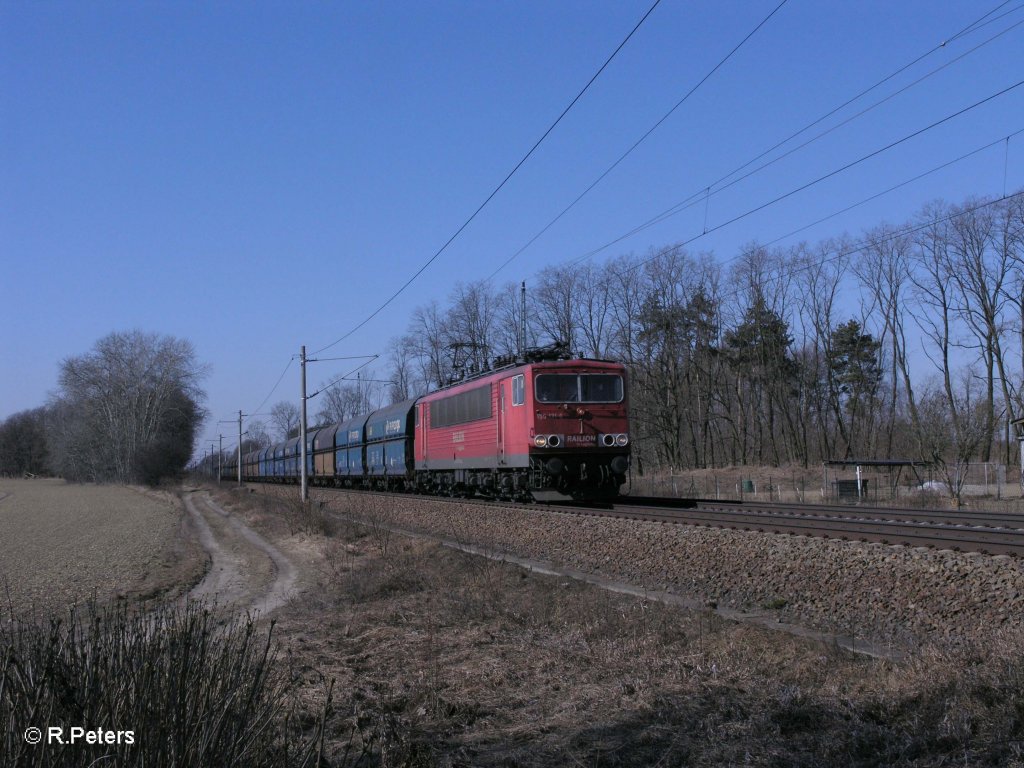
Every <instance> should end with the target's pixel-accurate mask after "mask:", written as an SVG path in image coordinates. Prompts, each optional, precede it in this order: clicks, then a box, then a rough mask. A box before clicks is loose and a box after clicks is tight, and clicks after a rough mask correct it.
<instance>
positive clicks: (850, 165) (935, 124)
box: [569, 80, 1024, 266]
mask: <svg viewBox="0 0 1024 768" xmlns="http://www.w3.org/2000/svg"><path fill="white" fill-rule="evenodd" d="M1021 85H1024V80H1019V81H1018V82H1016V83H1014V84H1013V85H1010V86H1007V87H1006V88H1003V89H1002V90H1000V91H997V92H996V93H993V94H991V95H989V96H986V97H985V98H983V99H980V100H979V101H976V102H974V103H973V104H970V105H969V106H966V107H963V108H962V109H959V110H957V111H956V112H953V113H952V114H949V115H946V117H943V118H941V119H939V120H936V121H935V122H933V123H930V124H929V125H926V126H925V127H923V128H919V129H918V130H916V131H914V132H913V133H909V134H907V135H906V136H904V137H903V138H901V139H897V140H896V141H893V142H890V143H889V144H886V145H885V146H884V147H880V148H879V149H876V150H873V151H872V152H869V153H867V154H866V155H862V156H861V157H859V158H858V159H856V160H853V161H851V162H849V163H846V164H845V165H843V166H840V167H839V168H836V169H835V170H832V171H829V172H828V173H826V174H824V175H822V176H819V177H817V178H816V179H813V180H812V181H808V182H806V183H805V184H801V185H800V186H798V187H796V188H794V189H791V190H789V191H788V192H785V193H783V194H781V195H779V196H777V197H775V198H773V199H771V200H769V201H767V202H764V203H761V204H760V205H756V206H754V207H753V208H750V209H748V210H746V211H744V212H743V213H741V214H738V215H736V216H733V217H732V218H731V219H728V220H727V221H723V222H722V223H720V224H718V225H716V226H714V227H711V228H710V229H707V230H706V231H702V232H700V233H699V234H696V235H694V236H692V237H690V238H689V239H687V240H684V241H682V242H681V243H678V244H677V245H689V244H690V243H693V242H695V241H697V240H699V239H700V238H702V237H706V236H707V235H710V234H712V233H714V232H717V231H718V230H720V229H724V228H725V227H728V226H730V225H731V224H735V223H736V222H737V221H741V220H742V219H745V218H747V217H748V216H752V215H753V214H755V213H758V212H759V211H763V210H764V209H765V208H768V207H770V206H772V205H775V204H776V203H779V202H781V201H783V200H786V199H787V198H790V197H792V196H793V195H796V194H799V193H800V192H803V191H805V190H807V189H810V188H811V187H813V186H816V185H817V184H820V183H821V182H823V181H826V180H827V179H830V178H832V177H833V176H837V175H839V174H840V173H843V172H844V171H847V170H849V169H850V168H853V167H855V166H857V165H860V164H861V163H864V162H866V161H868V160H870V159H871V158H873V157H877V156H878V155H880V154H882V153H884V152H887V151H889V150H890V149H893V148H895V147H898V146H900V145H901V144H904V143H905V142H907V141H910V140H911V139H913V138H916V137H917V136H920V135H922V134H923V133H926V132H928V131H931V130H934V129H935V128H938V127H939V126H940V125H943V124H945V123H947V122H949V121H950V120H954V119H956V118H957V117H960V116H961V115H964V114H966V113H967V112H970V111H972V110H974V109H977V108H978V107H980V106H982V105H984V104H987V103H988V102H990V101H992V100H993V99H997V98H999V97H1000V96H1004V95H1005V94H1007V93H1009V92H1011V91H1013V90H1015V89H1017V88H1019V87H1020V86H1021ZM647 226H649V224H644V225H640V226H639V227H637V228H634V229H632V230H630V231H629V232H626V233H625V234H623V235H619V236H618V237H616V238H615V239H613V240H609V241H608V242H607V243H605V244H604V245H601V246H599V247H597V248H594V249H592V250H590V251H587V252H586V253H584V254H582V255H581V256H578V257H577V258H575V259H573V260H572V261H570V262H569V265H570V266H572V265H574V264H579V263H581V262H583V261H586V260H587V259H589V258H591V257H592V256H594V255H596V254H598V253H600V252H601V251H603V250H606V249H607V248H610V247H611V246H613V245H615V244H616V243H619V242H621V241H622V240H625V239H626V238H627V237H631V236H632V235H634V234H636V233H637V232H638V231H641V230H642V229H645V228H646V227H647Z"/></svg>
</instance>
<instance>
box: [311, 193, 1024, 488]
mask: <svg viewBox="0 0 1024 768" xmlns="http://www.w3.org/2000/svg"><path fill="white" fill-rule="evenodd" d="M522 314H523V310H522V306H521V302H520V297H519V289H518V286H517V285H514V284H509V285H507V286H504V287H501V288H494V287H492V286H491V285H489V284H488V283H486V282H483V281H481V282H476V283H468V284H465V283H459V284H457V285H456V286H455V287H454V288H453V291H452V293H451V295H450V297H449V299H448V301H447V303H446V304H445V305H442V304H441V303H439V302H436V301H435V302H432V303H430V304H427V305H424V306H420V307H417V308H416V309H415V311H414V312H413V313H412V316H411V319H410V321H409V325H408V330H407V333H405V334H404V335H402V336H401V337H399V338H396V339H393V340H392V342H391V343H390V345H389V359H388V364H389V367H390V371H389V373H388V380H387V381H388V383H387V384H386V385H377V386H376V388H375V389H374V388H373V387H370V386H368V385H367V383H365V382H364V383H362V384H359V385H357V384H356V383H352V382H349V383H344V384H339V385H336V386H335V387H333V388H332V391H331V392H330V394H329V395H328V397H327V398H326V399H325V402H324V404H323V407H322V408H321V409H320V410H319V412H317V414H316V416H315V417H314V421H316V422H317V423H321V424H328V423H337V422H339V421H343V420H344V419H345V418H349V417H351V416H354V415H356V414H357V413H361V412H365V411H366V410H368V409H369V408H371V407H375V406H377V405H380V404H384V403H386V402H396V401H398V400H403V399H406V398H408V397H413V396H416V395H420V394H423V393H425V392H427V391H429V390H432V389H436V388H438V387H441V386H444V385H446V384H448V383H450V382H452V381H454V380H458V379H459V378H460V377H461V376H464V375H466V374H467V373H469V372H473V371H477V370H483V369H485V368H487V367H488V366H489V365H490V363H491V361H492V360H493V359H494V358H495V357H500V356H505V355H512V354H515V353H516V351H517V346H518V343H519V341H518V335H519V328H520V325H521V321H522V320H523V317H522ZM525 321H526V335H527V344H528V345H531V346H533V345H539V344H544V343H547V342H550V341H552V340H561V341H564V342H565V343H567V344H568V345H569V347H570V349H571V350H572V351H573V353H575V354H578V355H580V356H587V357H595V358H604V359H615V360H620V361H622V362H624V363H625V364H626V366H627V367H628V369H629V373H630V380H631V408H632V427H631V429H632V431H633V435H634V438H635V439H634V449H635V453H634V457H635V465H636V468H637V469H639V470H640V471H643V470H644V469H646V468H667V469H673V470H675V469H686V468H710V467H720V466H726V465H748V464H758V465H780V464H796V465H805V466H807V465H810V464H812V463H816V462H819V461H822V460H830V459H852V458H887V459H911V460H918V461H928V462H932V463H933V464H935V465H936V466H938V467H940V468H945V469H947V470H949V471H951V472H953V471H955V469H956V467H959V466H962V465H963V464H964V463H966V462H968V461H1002V462H1005V463H1010V462H1011V461H1013V460H1014V459H1015V458H1016V455H1017V454H1016V451H1017V450H1018V446H1017V440H1016V435H1015V434H1014V433H1013V432H1012V430H1011V424H1012V422H1013V421H1014V420H1015V419H1017V418H1019V417H1021V416H1022V415H1024V403H1022V378H1024V377H1022V368H1024V193H1021V192H1018V193H1016V194H1013V195H1010V196H1008V197H1005V198H1002V199H998V200H993V199H969V200H966V201H964V202H963V203H961V204H959V205H953V204H949V203H944V202H935V203H931V204H929V205H927V206H925V207H923V208H922V209H921V210H920V211H919V212H918V213H917V214H916V215H915V216H914V217H913V218H912V219H911V220H910V221H907V222H904V223H903V224H900V225H898V226H897V225H892V224H883V225H879V226H878V227H875V228H874V229H871V230H869V231H866V232H863V233H862V234H861V235H860V236H859V237H852V236H850V235H844V236H842V237H837V238H833V239H828V240H824V241H821V242H818V243H806V242H804V243H799V244H797V245H794V246H790V247H784V248H780V247H775V248H773V247H770V246H765V245H761V244H758V243H751V244H748V245H747V246H745V247H744V248H742V249H741V251H740V252H739V253H737V254H735V256H734V257H733V258H731V259H729V260H727V261H725V262H723V261H721V260H720V259H718V258H716V257H715V256H714V255H713V254H711V253H706V252H696V253H694V252H690V251H687V250H686V249H685V248H683V247H681V246H678V245H673V246H668V247H664V248H659V249H652V250H651V251H650V252H648V253H646V254H626V255H621V256H619V257H616V258H612V259H609V260H607V261H605V262H604V263H600V264H598V263H593V262H590V261H582V262H580V261H577V262H575V263H573V262H570V263H565V264H558V265H552V266H549V267H547V268H546V269H544V270H543V271H542V272H540V273H539V274H538V275H537V276H536V278H535V279H534V280H533V281H532V284H531V286H530V291H529V296H528V301H527V308H526V317H525ZM371 377H372V374H371Z"/></svg>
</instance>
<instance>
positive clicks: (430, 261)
mask: <svg viewBox="0 0 1024 768" xmlns="http://www.w3.org/2000/svg"><path fill="white" fill-rule="evenodd" d="M660 2H661V0H654V4H653V5H652V6H651V7H650V8H648V9H647V13H645V14H644V15H643V18H641V19H640V21H638V22H637V23H636V26H634V27H633V29H632V30H630V32H629V34H628V35H626V37H625V39H624V40H623V41H622V42H621V43H619V45H618V47H617V48H616V49H615V50H614V51H612V54H611V56H609V57H608V58H607V59H606V60H605V62H604V64H602V65H601V67H600V68H599V69H598V70H597V72H595V73H594V75H593V77H591V78H590V80H589V81H587V84H586V85H585V86H583V89H582V90H581V91H580V92H579V93H577V94H576V97H575V98H574V99H573V100H572V101H571V102H569V106H567V107H566V108H565V109H563V110H562V113H561V114H560V115H559V116H558V118H557V119H556V120H555V121H554V122H553V123H552V124H551V125H550V126H549V127H548V129H547V130H546V131H544V134H543V135H542V136H541V137H540V138H539V139H537V141H536V142H535V143H534V145H533V146H532V147H530V150H529V151H528V152H527V153H526V154H525V155H523V157H522V159H521V160H520V161H519V162H518V163H516V165H515V167H514V168H513V169H512V170H511V171H509V173H508V175H507V176H505V178H504V179H502V181H501V183H500V184H498V186H496V187H495V188H494V190H493V191H492V192H491V194H489V195H488V196H487V198H486V199H485V200H484V201H483V202H482V203H481V204H480V206H479V207H478V208H477V209H476V210H475V211H473V213H472V215H471V216H470V217H469V218H468V219H466V221H465V222H463V224H462V226H461V227H459V228H458V229H457V230H456V231H455V234H453V235H452V236H451V237H449V238H448V240H447V241H446V242H445V244H444V245H442V246H441V247H440V248H438V249H437V251H436V252H435V253H434V255H433V256H431V257H430V258H429V259H427V260H426V261H425V262H424V263H423V265H422V266H421V267H420V268H419V269H418V270H416V272H415V273H414V274H413V276H412V277H410V278H409V279H408V280H406V281H405V283H404V284H403V285H402V286H401V287H400V288H399V289H398V290H397V291H395V292H394V293H393V294H392V295H391V296H390V297H389V298H388V299H387V301H385V302H384V303H383V304H381V305H380V306H379V307H377V309H375V310H374V311H373V312H372V313H370V315H369V316H368V317H366V318H365V319H364V320H362V321H361V322H360V323H359V324H358V325H356V326H355V327H353V328H352V329H351V330H349V331H348V332H346V333H345V334H343V335H342V336H340V337H339V338H337V339H335V340H334V341H332V342H331V343H330V344H328V345H327V346H324V347H321V348H320V349H318V350H316V352H314V353H313V354H314V355H318V354H320V353H321V352H323V351H324V350H326V349H330V348H331V347H333V346H335V345H336V344H340V343H341V342H342V341H344V340H345V339H347V338H348V337H349V336H351V335H352V334H353V333H355V332H356V331H358V330H359V329H360V328H362V327H363V326H364V325H366V324H367V323H368V322H370V321H371V320H372V319H373V318H375V317H376V316H377V315H378V314H380V312H381V311H382V310H383V309H384V308H385V307H387V306H388V305H389V304H390V303H391V302H392V301H394V300H395V299H396V298H398V297H399V296H400V295H401V294H402V293H403V292H404V291H405V289H406V288H408V287H409V286H410V285H412V283H413V281H414V280H415V279H416V278H417V277H419V276H420V275H421V274H423V272H424V270H426V268H427V267H429V266H430V265H431V264H433V263H434V261H435V260H436V259H437V258H438V257H439V256H440V255H441V254H442V253H444V252H445V251H446V250H447V249H448V246H449V245H451V244H452V243H453V242H454V241H455V239H456V238H457V237H458V236H459V235H460V234H462V232H463V230H465V229H466V227H468V226H469V225H470V223H472V221H473V220H474V219H475V218H476V217H477V215H478V214H479V213H480V212H481V211H482V210H483V209H484V208H485V207H486V206H487V204H488V203H490V202H491V200H492V199H494V197H495V195H497V194H498V192H500V191H501V190H502V188H503V187H504V186H505V185H506V184H507V183H508V181H509V180H510V179H511V178H512V177H513V176H514V175H515V174H516V172H517V171H518V170H519V169H520V168H521V167H522V165H523V164H524V163H525V162H526V161H527V160H528V159H529V158H530V156H531V155H533V153H534V152H535V151H536V150H537V148H538V147H539V146H540V145H541V144H542V143H543V142H544V140H545V139H546V138H547V137H548V135H549V134H550V133H551V132H552V131H553V130H554V129H555V126H557V125H558V124H559V123H560V122H562V118H564V117H565V116H566V115H567V114H568V113H569V110H571V109H572V108H573V106H575V104H576V102H578V101H579V100H580V99H581V98H582V97H583V94H584V93H586V92H587V91H588V90H589V89H590V86H591V85H593V83H594V81H595V80H597V78H598V77H599V76H600V75H601V73H602V72H604V70H605V68H606V67H607V66H608V65H609V64H611V62H612V59H614V58H615V57H616V56H617V55H618V53H619V51H621V50H622V49H623V47H625V45H626V43H627V42H629V40H630V38H632V37H633V35H634V34H635V33H636V31H637V30H638V29H640V26H641V25H642V24H643V23H644V22H645V21H646V20H647V17H648V16H650V15H651V14H652V13H653V12H654V9H655V8H657V7H658V5H659V3H660Z"/></svg>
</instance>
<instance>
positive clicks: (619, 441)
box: [615, 434, 629, 446]
mask: <svg viewBox="0 0 1024 768" xmlns="http://www.w3.org/2000/svg"><path fill="white" fill-rule="evenodd" d="M615 444H616V445H619V446H623V445H629V435H626V434H621V435H616V436H615Z"/></svg>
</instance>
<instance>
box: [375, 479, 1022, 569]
mask: <svg viewBox="0 0 1024 768" xmlns="http://www.w3.org/2000/svg"><path fill="white" fill-rule="evenodd" d="M362 493H373V494H375V495H382V496H394V497H397V498H405V499H408V498H416V499H417V500H421V501H432V502H436V503H442V504H443V503H461V504H467V503H468V504H483V505H489V506H504V507H513V508H519V509H523V508H525V509H536V508H538V505H534V504H521V503H517V502H508V501H490V500H484V499H464V498H449V497H444V496H416V497H410V496H409V495H408V494H404V493H383V492H376V491H374V492H362ZM543 508H545V509H549V510H551V511H553V512H559V513H563V514H572V515H587V516H596V517H612V518H621V519H629V520H643V521H649V522H658V523H671V524H676V525H699V526H705V527H714V528H724V529H731V530H741V531H755V532H762V533H775V534H784V535H795V536H808V537H815V538H824V539H837V540H841V541H864V542H877V543H881V544H889V545H903V546H908V547H928V548H930V549H949V550H953V551H957V552H980V553H982V554H986V555H1009V556H1011V557H1015V558H1024V515H1017V514H1012V513H999V512H973V511H963V510H959V511H954V510H927V509H924V510H923V509H900V508H885V507H857V506H852V505H828V504H783V503H765V502H741V501H721V500H711V499H670V498H665V497H660V496H624V497H621V498H620V499H619V500H618V501H617V502H615V503H607V504H584V503H578V504H569V503H564V504H547V505H544V506H543Z"/></svg>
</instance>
